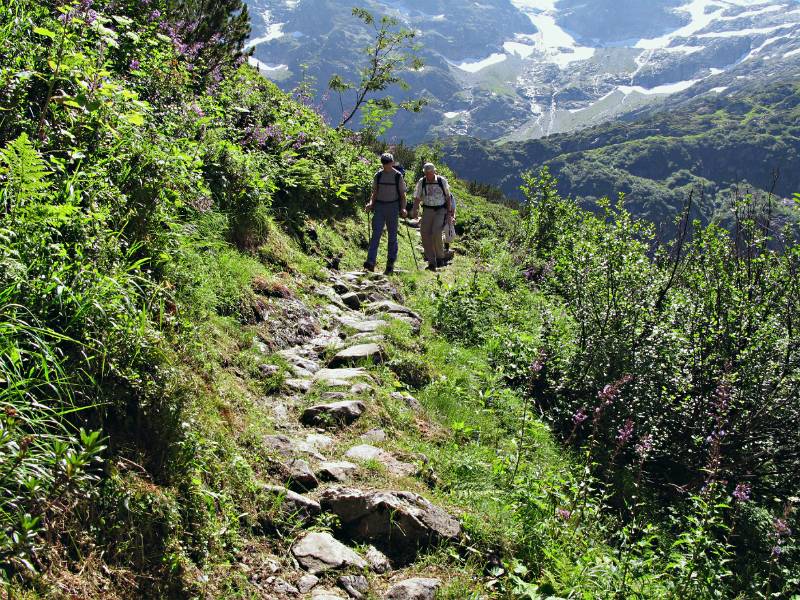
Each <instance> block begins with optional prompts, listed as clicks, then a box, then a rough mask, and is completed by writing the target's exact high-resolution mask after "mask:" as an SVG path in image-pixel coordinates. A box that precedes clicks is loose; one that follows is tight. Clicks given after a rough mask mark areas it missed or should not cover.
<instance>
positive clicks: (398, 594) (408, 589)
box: [383, 577, 442, 600]
mask: <svg viewBox="0 0 800 600" xmlns="http://www.w3.org/2000/svg"><path fill="white" fill-rule="evenodd" d="M441 586H442V582H441V581H440V580H439V579H432V578H426V577H414V578H413V579H406V580H405V581H401V582H400V583H396V584H394V585H393V586H391V587H390V588H389V589H388V590H387V591H386V594H384V596H383V600H434V598H435V597H436V592H437V591H438V589H439V588H440V587H441Z"/></svg>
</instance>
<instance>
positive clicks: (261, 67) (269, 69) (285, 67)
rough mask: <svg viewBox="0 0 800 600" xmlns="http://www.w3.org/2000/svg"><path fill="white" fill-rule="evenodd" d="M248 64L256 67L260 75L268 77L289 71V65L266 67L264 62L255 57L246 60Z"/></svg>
mask: <svg viewBox="0 0 800 600" xmlns="http://www.w3.org/2000/svg"><path fill="white" fill-rule="evenodd" d="M247 60H248V62H249V63H250V64H251V65H253V66H254V67H256V68H257V69H258V70H259V72H260V73H262V74H266V75H269V74H270V73H276V72H277V71H287V70H288V69H289V65H268V64H267V63H265V62H261V61H260V60H258V59H257V58H256V57H255V56H251V57H250V58H248V59H247Z"/></svg>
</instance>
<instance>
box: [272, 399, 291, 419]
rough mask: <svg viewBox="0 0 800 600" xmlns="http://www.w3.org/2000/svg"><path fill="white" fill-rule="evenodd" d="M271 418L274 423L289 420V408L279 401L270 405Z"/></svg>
mask: <svg viewBox="0 0 800 600" xmlns="http://www.w3.org/2000/svg"><path fill="white" fill-rule="evenodd" d="M272 418H273V419H274V420H275V422H276V423H286V422H287V421H288V420H289V408H288V407H287V406H286V405H285V404H283V403H282V402H279V403H278V404H275V405H274V406H273V407H272Z"/></svg>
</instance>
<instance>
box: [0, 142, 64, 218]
mask: <svg viewBox="0 0 800 600" xmlns="http://www.w3.org/2000/svg"><path fill="white" fill-rule="evenodd" d="M50 174H51V173H50V171H49V170H48V168H47V166H46V165H45V162H44V160H42V157H41V156H40V155H39V153H38V152H37V151H36V148H34V147H33V144H32V143H31V141H30V139H29V138H28V134H26V133H23V134H22V135H20V136H19V137H18V138H17V139H16V140H14V141H13V142H9V144H8V145H7V146H6V147H5V148H4V149H3V150H2V151H0V201H2V203H3V204H4V205H5V212H6V214H10V213H11V211H12V209H15V208H18V207H22V206H25V205H26V204H31V203H38V202H41V201H42V200H44V199H45V197H46V196H47V194H48V192H49V190H50V185H51V183H50V181H49V180H48V177H49V176H50Z"/></svg>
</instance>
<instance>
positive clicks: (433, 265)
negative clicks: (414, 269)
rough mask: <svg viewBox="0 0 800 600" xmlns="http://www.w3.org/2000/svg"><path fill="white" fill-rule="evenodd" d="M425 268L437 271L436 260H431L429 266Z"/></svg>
mask: <svg viewBox="0 0 800 600" xmlns="http://www.w3.org/2000/svg"><path fill="white" fill-rule="evenodd" d="M425 270H426V271H435V270H436V263H435V262H429V263H428V266H427V267H425Z"/></svg>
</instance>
